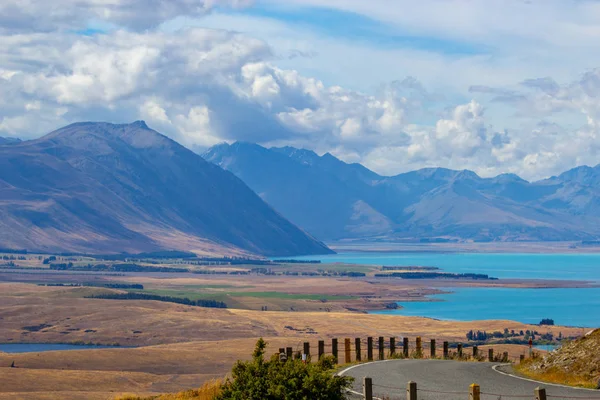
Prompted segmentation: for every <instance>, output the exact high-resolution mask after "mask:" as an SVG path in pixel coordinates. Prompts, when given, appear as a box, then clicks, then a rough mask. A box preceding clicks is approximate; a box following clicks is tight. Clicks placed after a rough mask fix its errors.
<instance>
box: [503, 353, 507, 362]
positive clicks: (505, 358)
mask: <svg viewBox="0 0 600 400" xmlns="http://www.w3.org/2000/svg"><path fill="white" fill-rule="evenodd" d="M502 362H505V363H507V362H508V351H505V352H504V353H502Z"/></svg>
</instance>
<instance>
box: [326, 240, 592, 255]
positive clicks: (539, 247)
mask: <svg viewBox="0 0 600 400" xmlns="http://www.w3.org/2000/svg"><path fill="white" fill-rule="evenodd" d="M326 244H327V246H328V247H329V248H331V249H332V250H334V251H335V252H337V253H340V252H344V253H345V252H356V253H390V252H403V253H506V254H587V253H589V254H597V253H600V245H582V244H581V242H489V243H410V242H368V241H336V242H328V243H326Z"/></svg>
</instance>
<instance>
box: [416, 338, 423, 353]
mask: <svg viewBox="0 0 600 400" xmlns="http://www.w3.org/2000/svg"><path fill="white" fill-rule="evenodd" d="M416 345H417V346H416V347H417V358H421V357H422V356H423V342H422V340H421V336H417V340H416Z"/></svg>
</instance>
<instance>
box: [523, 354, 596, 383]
mask: <svg viewBox="0 0 600 400" xmlns="http://www.w3.org/2000/svg"><path fill="white" fill-rule="evenodd" d="M530 366H531V361H525V362H524V363H523V364H520V365H517V366H515V367H514V368H515V370H516V371H517V372H518V373H519V374H521V375H524V376H526V377H528V378H531V379H534V380H537V381H542V382H550V383H558V384H561V385H568V386H579V387H584V388H589V389H596V388H597V385H598V383H597V382H594V381H592V380H590V379H589V378H586V377H583V376H580V375H573V374H572V373H570V372H567V371H565V370H563V369H561V368H558V367H552V368H548V369H546V370H544V371H536V370H532V369H530V368H529V367H530Z"/></svg>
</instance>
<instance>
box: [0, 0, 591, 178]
mask: <svg viewBox="0 0 600 400" xmlns="http://www.w3.org/2000/svg"><path fill="white" fill-rule="evenodd" d="M6 2H8V3H9V4H8V5H9V7H0V36H1V37H0V90H2V91H3V92H6V93H10V94H11V96H8V97H7V96H4V98H3V99H0V136H18V137H23V138H28V137H36V136H39V135H42V134H44V133H47V132H48V131H50V130H52V129H55V128H58V127H60V126H62V125H65V124H67V123H71V122H75V121H80V120H98V119H103V120H111V121H114V122H128V121H130V120H137V119H145V120H147V122H148V124H149V125H150V126H152V127H154V128H156V129H158V130H159V131H161V132H163V133H165V134H167V135H169V136H171V137H173V138H174V139H176V140H178V141H180V142H181V143H182V144H184V145H186V146H188V147H190V148H192V149H194V150H196V151H203V150H204V149H206V148H207V147H209V146H211V145H214V144H217V143H220V142H222V141H227V142H232V141H235V140H245V141H256V142H259V143H260V144H263V145H265V146H271V145H277V146H280V145H292V146H298V147H305V148H309V149H311V150H315V151H316V152H318V153H325V152H331V153H333V154H334V155H336V156H338V157H340V158H342V159H343V160H346V161H349V162H361V163H363V164H365V165H366V166H368V167H370V168H372V169H374V170H376V171H377V172H379V173H382V174H389V175H391V174H396V173H400V172H405V171H408V170H412V169H416V168H422V167H433V166H442V167H447V168H455V169H464V168H467V169H472V170H474V171H476V172H477V173H479V174H481V175H483V176H493V175H495V174H499V173H505V172H512V173H517V174H519V175H521V176H524V177H526V178H529V179H539V178H544V177H547V176H550V175H554V174H557V173H560V172H562V171H564V170H566V169H568V168H572V167H575V166H577V165H581V164H589V165H596V164H598V163H600V102H599V101H598V99H600V69H599V68H600V53H599V52H598V51H597V43H598V42H599V41H600V2H597V1H595V0H545V1H541V0H528V1H523V0H421V1H419V2H415V1H412V0H370V1H368V2H366V1H364V0H285V1H281V0H254V1H253V0H210V1H208V0H193V1H190V0H172V1H170V2H169V3H164V2H161V1H158V0H127V1H126V2H116V3H115V2H112V3H110V4H108V3H105V2H102V1H97V0H80V2H79V3H78V4H79V6H78V7H73V6H72V4H71V3H70V1H69V0H56V1H54V2H47V1H45V0H31V4H30V6H29V7H27V8H22V7H19V3H18V0H6ZM12 3H14V4H12ZM11 4H12V5H13V6H14V7H10V6H11ZM9 98H10V101H9V100H8V99H9Z"/></svg>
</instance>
